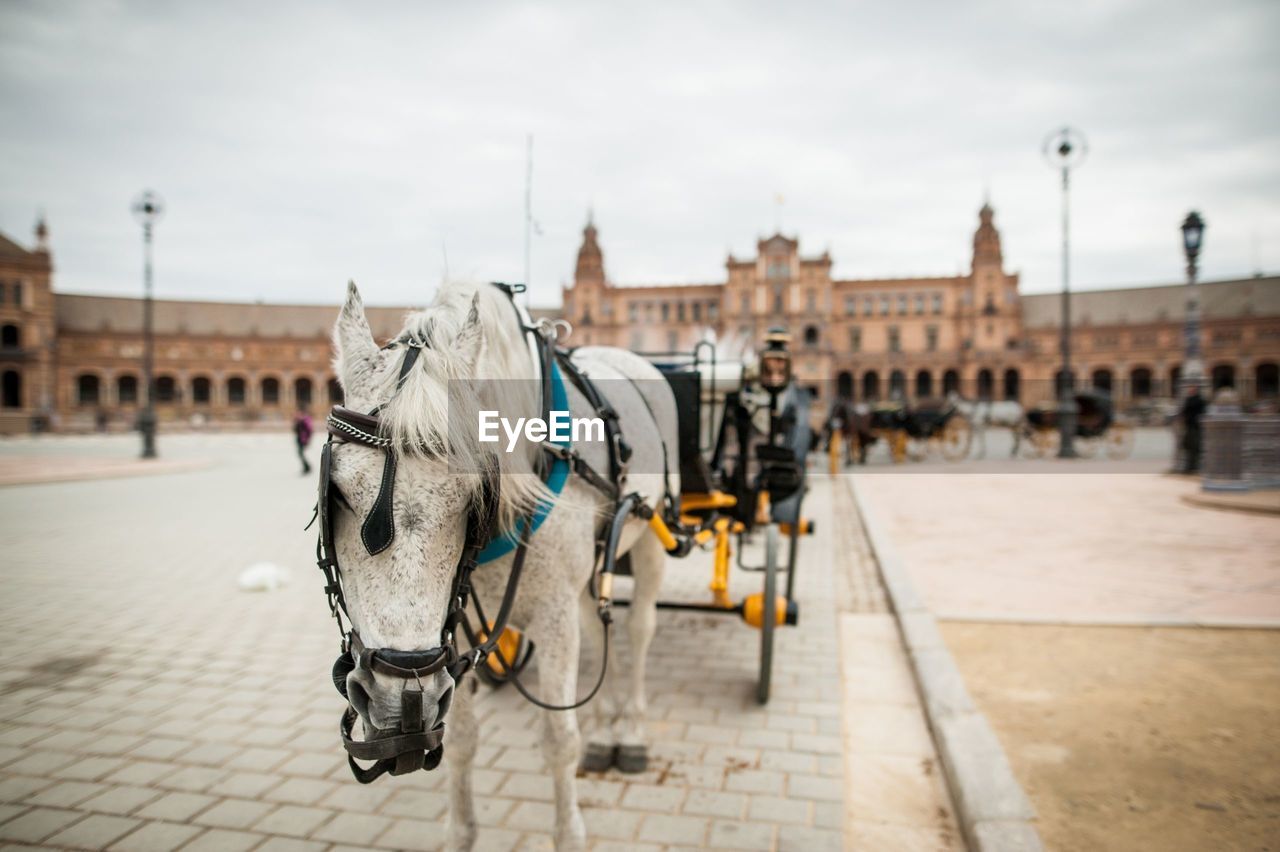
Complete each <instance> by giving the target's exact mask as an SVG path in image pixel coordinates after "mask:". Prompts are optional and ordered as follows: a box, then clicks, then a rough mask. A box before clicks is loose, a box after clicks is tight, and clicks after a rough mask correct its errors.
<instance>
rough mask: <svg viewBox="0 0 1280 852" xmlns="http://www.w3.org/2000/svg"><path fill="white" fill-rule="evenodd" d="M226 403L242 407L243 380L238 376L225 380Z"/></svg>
mask: <svg viewBox="0 0 1280 852" xmlns="http://www.w3.org/2000/svg"><path fill="white" fill-rule="evenodd" d="M227 403H228V404H230V405H244V379H242V378H240V377H239V376H232V377H231V378H229V379H227Z"/></svg>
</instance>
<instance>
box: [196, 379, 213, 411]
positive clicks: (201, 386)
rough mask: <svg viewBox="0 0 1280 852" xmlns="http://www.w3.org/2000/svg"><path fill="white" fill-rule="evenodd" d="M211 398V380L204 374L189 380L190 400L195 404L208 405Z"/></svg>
mask: <svg viewBox="0 0 1280 852" xmlns="http://www.w3.org/2000/svg"><path fill="white" fill-rule="evenodd" d="M212 400H213V382H211V381H209V379H208V378H207V377H205V376H196V377H195V378H194V379H192V380H191V401H192V402H194V403H195V404H196V405H208V404H209V403H210V402H211V401H212Z"/></svg>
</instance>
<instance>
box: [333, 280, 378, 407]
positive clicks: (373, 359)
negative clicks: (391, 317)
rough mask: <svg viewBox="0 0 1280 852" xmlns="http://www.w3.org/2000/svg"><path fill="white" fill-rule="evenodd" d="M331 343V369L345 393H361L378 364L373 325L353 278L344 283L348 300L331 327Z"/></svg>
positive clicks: (368, 383)
mask: <svg viewBox="0 0 1280 852" xmlns="http://www.w3.org/2000/svg"><path fill="white" fill-rule="evenodd" d="M333 343H334V348H335V349H336V350H337V353H338V355H337V358H336V359H335V360H334V372H336V373H337V374H338V378H340V379H341V380H342V387H343V389H344V390H345V391H346V392H347V394H348V395H351V394H360V393H361V391H362V390H364V389H366V388H367V387H368V386H369V385H370V382H371V379H372V378H373V375H374V373H375V372H376V370H377V367H378V354H379V351H380V350H379V349H378V344H377V342H376V341H375V340H374V339H373V329H371V328H369V320H368V318H366V317H365V315H364V302H363V301H362V300H361V299H360V291H359V290H357V289H356V282H354V281H350V282H348V283H347V300H346V302H344V303H343V305H342V311H341V312H340V313H339V314H338V321H337V323H336V324H335V325H334V327H333Z"/></svg>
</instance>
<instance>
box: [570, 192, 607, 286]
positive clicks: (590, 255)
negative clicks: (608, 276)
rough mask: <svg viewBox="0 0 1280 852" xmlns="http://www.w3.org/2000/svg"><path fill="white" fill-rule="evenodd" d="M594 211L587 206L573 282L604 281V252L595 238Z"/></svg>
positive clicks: (600, 282)
mask: <svg viewBox="0 0 1280 852" xmlns="http://www.w3.org/2000/svg"><path fill="white" fill-rule="evenodd" d="M597 235H598V232H597V231H596V222H595V211H594V210H593V209H592V208H590V207H588V208H587V226H586V227H585V228H583V229H582V245H581V246H579V247H578V265H577V267H576V268H575V269H574V273H573V281H574V284H575V285H577V284H586V283H597V284H603V283H604V252H602V251H601V250H600V243H599V242H598V240H597Z"/></svg>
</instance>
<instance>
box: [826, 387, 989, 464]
mask: <svg viewBox="0 0 1280 852" xmlns="http://www.w3.org/2000/svg"><path fill="white" fill-rule="evenodd" d="M832 422H833V424H836V423H838V424H839V425H838V426H834V425H833V429H832V432H833V436H834V434H835V432H836V431H837V430H839V431H841V432H842V433H843V435H844V438H845V439H846V440H847V442H848V446H849V452H850V455H851V456H852V457H853V458H855V459H856V460H857V461H858V462H859V463H860V464H866V461H867V449H868V448H869V447H870V446H872V445H873V444H875V443H876V442H877V441H879V440H882V439H883V440H884V441H885V442H886V443H887V444H888V446H889V453H890V455H891V457H892V458H893V461H894V462H895V463H901V462H903V461H905V460H906V459H907V458H911V459H913V460H914V461H921V460H923V459H924V458H925V457H927V456H928V455H929V454H930V453H932V452H937V453H940V454H941V455H942V457H943V458H944V459H946V460H947V461H960V460H961V459H963V458H965V457H966V456H968V455H969V448H970V446H971V444H972V441H973V430H972V427H971V425H970V423H969V419H968V418H967V417H966V416H965V414H964V412H962V411H960V409H959V408H957V407H956V406H955V405H954V404H953V403H952V402H951V401H950V400H920V401H917V402H916V403H915V404H914V405H908V404H907V403H905V402H884V403H875V404H872V405H867V404H865V403H863V404H854V403H853V402H850V401H847V400H846V401H841V402H839V403H837V408H836V410H833V412H832Z"/></svg>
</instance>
